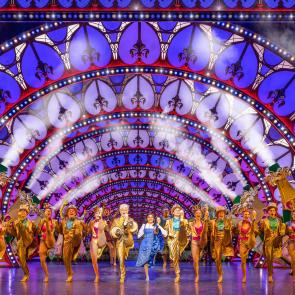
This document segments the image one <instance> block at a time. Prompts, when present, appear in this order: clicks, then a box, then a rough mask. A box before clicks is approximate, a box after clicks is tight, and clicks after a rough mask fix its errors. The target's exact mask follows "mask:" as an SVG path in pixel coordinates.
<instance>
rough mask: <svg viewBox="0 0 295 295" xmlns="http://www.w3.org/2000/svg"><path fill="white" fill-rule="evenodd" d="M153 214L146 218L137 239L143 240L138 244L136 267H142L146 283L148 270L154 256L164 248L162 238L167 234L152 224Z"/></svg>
mask: <svg viewBox="0 0 295 295" xmlns="http://www.w3.org/2000/svg"><path fill="white" fill-rule="evenodd" d="M154 221H155V218H154V215H153V214H149V215H148V216H147V223H145V224H143V225H142V226H141V228H140V230H139V231H138V235H137V237H138V238H139V239H140V238H142V237H143V240H142V242H141V244H140V248H139V253H138V258H137V262H136V266H144V268H145V272H146V281H149V276H148V268H149V267H150V266H152V265H154V261H155V256H156V254H157V253H158V252H160V251H162V250H163V248H164V238H163V236H166V235H167V232H166V231H165V230H164V229H163V228H162V226H161V225H160V224H156V225H155V224H154Z"/></svg>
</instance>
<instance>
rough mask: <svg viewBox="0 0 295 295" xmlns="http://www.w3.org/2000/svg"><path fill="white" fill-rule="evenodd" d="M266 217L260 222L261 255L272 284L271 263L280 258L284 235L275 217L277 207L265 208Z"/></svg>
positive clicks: (279, 220) (283, 230)
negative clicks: (261, 237) (264, 259)
mask: <svg viewBox="0 0 295 295" xmlns="http://www.w3.org/2000/svg"><path fill="white" fill-rule="evenodd" d="M266 209H267V213H268V217H267V218H265V219H263V220H261V222H260V231H261V233H262V234H263V254H264V256H265V258H266V262H267V270H268V281H269V282H270V283H272V282H273V277H272V275H273V261H274V259H276V258H280V257H281V256H282V237H283V236H284V235H285V229H286V226H285V224H283V223H282V221H281V219H280V218H278V217H277V205H276V204H275V203H270V204H269V205H268V206H267V208H266Z"/></svg>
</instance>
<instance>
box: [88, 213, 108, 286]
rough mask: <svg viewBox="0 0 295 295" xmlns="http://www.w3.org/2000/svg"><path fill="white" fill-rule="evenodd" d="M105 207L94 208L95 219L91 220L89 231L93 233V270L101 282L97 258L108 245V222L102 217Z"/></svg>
mask: <svg viewBox="0 0 295 295" xmlns="http://www.w3.org/2000/svg"><path fill="white" fill-rule="evenodd" d="M102 213H103V208H99V207H95V208H94V216H95V219H94V220H91V221H90V223H89V231H90V233H91V241H90V255H91V260H92V266H93V270H94V272H95V280H94V282H95V283H98V282H99V270H98V264H97V259H99V258H100V256H101V255H102V253H103V250H104V248H105V246H106V236H105V229H106V226H107V223H106V221H105V220H103V219H102Z"/></svg>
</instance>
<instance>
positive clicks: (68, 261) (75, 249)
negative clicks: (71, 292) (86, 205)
mask: <svg viewBox="0 0 295 295" xmlns="http://www.w3.org/2000/svg"><path fill="white" fill-rule="evenodd" d="M65 206H66V203H64V204H63V205H62V206H61V208H60V216H61V217H63V219H62V221H61V224H60V225H59V232H60V233H61V234H62V235H63V251H62V256H63V261H64V265H65V268H66V272H67V280H66V282H72V281H73V270H72V261H74V260H76V258H77V256H78V254H79V249H80V245H81V242H82V237H83V234H84V233H85V232H86V231H87V228H86V225H85V223H84V222H83V221H82V220H80V219H78V217H77V213H78V209H77V207H76V206H74V205H69V206H67V208H66V210H65V214H64V215H63V209H64V207H65Z"/></svg>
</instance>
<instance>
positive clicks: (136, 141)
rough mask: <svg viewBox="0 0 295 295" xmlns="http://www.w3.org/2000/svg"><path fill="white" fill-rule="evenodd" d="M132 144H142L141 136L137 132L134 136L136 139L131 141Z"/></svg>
mask: <svg viewBox="0 0 295 295" xmlns="http://www.w3.org/2000/svg"><path fill="white" fill-rule="evenodd" d="M133 143H134V144H136V145H140V144H143V139H142V138H141V136H140V135H139V130H137V135H136V137H135V138H134V139H133Z"/></svg>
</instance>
